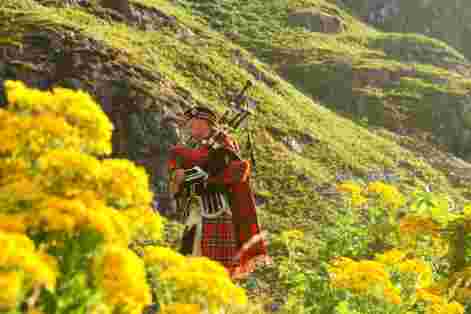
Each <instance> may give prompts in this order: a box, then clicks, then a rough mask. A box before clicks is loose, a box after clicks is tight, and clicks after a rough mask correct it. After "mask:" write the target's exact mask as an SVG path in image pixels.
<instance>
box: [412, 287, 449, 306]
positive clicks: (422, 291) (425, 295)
mask: <svg viewBox="0 0 471 314" xmlns="http://www.w3.org/2000/svg"><path fill="white" fill-rule="evenodd" d="M415 293H416V296H417V300H420V301H425V302H429V303H433V304H435V303H442V302H444V299H443V297H442V296H440V295H437V294H435V293H436V291H433V290H431V289H428V288H419V289H417V290H416V292H415Z"/></svg>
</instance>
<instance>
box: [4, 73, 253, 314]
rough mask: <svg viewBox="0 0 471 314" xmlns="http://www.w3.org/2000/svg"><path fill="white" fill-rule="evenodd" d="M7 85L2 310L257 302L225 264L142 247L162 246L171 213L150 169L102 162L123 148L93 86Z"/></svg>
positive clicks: (133, 309)
mask: <svg viewBox="0 0 471 314" xmlns="http://www.w3.org/2000/svg"><path fill="white" fill-rule="evenodd" d="M5 90H6V93H7V99H8V106H7V108H6V109H0V137H1V138H2V141H1V142H0V312H2V313H3V312H6V313H24V312H25V311H27V312H28V313H48V314H53V313H54V314H59V313H60V314H67V313H74V314H85V313H87V314H89V313H93V314H108V313H114V314H117V313H120V314H126V313H132V314H138V313H142V312H143V309H144V308H145V307H146V306H148V305H150V304H151V303H152V302H156V301H161V302H160V303H164V304H163V308H162V309H163V312H164V313H172V308H178V304H179V303H182V304H190V305H191V304H197V305H198V306H199V307H197V308H198V309H199V308H200V307H201V309H202V310H203V309H204V308H209V309H210V310H211V312H212V313H215V312H216V311H218V310H219V309H220V308H222V307H226V308H228V307H229V306H231V305H235V304H242V305H243V304H245V303H246V302H247V300H246V297H245V294H244V291H243V290H241V289H240V288H237V287H236V286H235V285H234V284H233V283H232V282H231V280H230V278H229V276H228V274H227V273H226V272H225V269H224V268H223V267H222V266H220V265H218V264H217V263H215V262H211V261H209V260H205V259H202V258H185V257H183V256H180V255H179V254H177V253H176V252H173V251H172V250H170V249H165V248H161V247H156V248H154V249H146V250H145V254H144V252H143V251H142V248H141V249H139V247H140V246H139V245H140V244H139V243H142V242H143V240H151V242H157V243H159V242H161V238H162V237H161V233H162V232H161V231H162V227H163V219H162V218H161V217H160V216H159V215H158V214H156V213H154V212H153V211H152V209H151V207H150V202H151V200H152V193H151V192H150V191H149V187H148V177H147V174H146V172H145V170H144V169H143V168H140V167H137V166H135V165H134V164H133V163H131V162H129V161H127V160H119V159H103V158H102V159H101V160H99V159H98V158H97V157H100V156H101V157H104V156H106V155H108V154H109V153H110V152H111V141H110V140H111V132H112V130H113V126H112V124H111V123H110V121H109V120H108V118H107V117H106V115H105V114H104V113H103V112H102V110H101V109H100V107H99V106H98V105H97V104H96V103H95V102H94V101H93V100H92V98H91V97H90V96H89V95H88V94H86V93H84V92H82V91H78V92H74V91H71V90H68V89H62V88H56V89H54V90H52V91H39V90H35V89H30V88H28V87H26V86H25V85H24V84H23V83H21V82H12V81H7V82H6V84H5ZM130 247H132V248H133V249H132V250H131V249H130ZM162 252H163V253H165V254H162ZM157 274H158V276H153V275H157ZM149 277H150V278H151V279H152V280H149ZM156 281H157V284H156ZM153 295H156V296H157V298H158V300H153ZM175 303H177V304H175ZM191 309H195V307H192V306H189V307H187V308H185V311H186V312H188V313H190V312H191V311H193V310H191ZM198 311H199V310H198ZM182 313H183V312H182ZM191 313H196V310H195V311H194V312H191Z"/></svg>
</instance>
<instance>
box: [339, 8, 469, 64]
mask: <svg viewBox="0 0 471 314" xmlns="http://www.w3.org/2000/svg"><path fill="white" fill-rule="evenodd" d="M337 2H338V3H339V4H340V3H342V4H344V5H347V6H349V7H351V8H352V9H354V11H355V12H356V13H357V14H358V15H359V16H361V17H362V18H363V19H364V20H365V21H367V20H368V21H369V22H370V23H372V24H373V25H374V26H375V27H377V28H379V29H381V30H384V31H387V32H401V33H420V34H424V35H427V36H430V37H433V38H437V39H440V40H443V41H444V42H446V43H448V44H449V45H450V46H452V47H454V48H456V49H457V50H459V51H461V52H462V53H463V54H464V55H465V56H467V57H468V58H469V56H471V46H470V45H469V42H468V40H467V39H468V38H469V36H470V35H471V33H470V32H471V28H470V26H471V24H470V21H469V18H470V17H471V4H470V3H469V2H468V1H460V0H450V1H438V0H432V1H405V0H401V1H371V0H364V1H343V2H341V1H337ZM394 2H395V3H394ZM382 3H384V4H388V3H393V7H397V8H398V9H399V10H398V11H397V12H391V13H390V14H386V16H385V17H384V18H383V19H379V18H376V19H375V18H373V19H371V18H372V17H373V15H378V13H377V12H378V10H379V9H380V8H381V7H382V6H381V4H382ZM375 13H376V14H375ZM368 17H370V18H368Z"/></svg>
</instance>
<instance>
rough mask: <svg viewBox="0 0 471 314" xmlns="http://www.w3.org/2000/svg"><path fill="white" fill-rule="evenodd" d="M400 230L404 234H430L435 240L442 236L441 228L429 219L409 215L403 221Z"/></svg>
mask: <svg viewBox="0 0 471 314" xmlns="http://www.w3.org/2000/svg"><path fill="white" fill-rule="evenodd" d="M399 229H400V230H401V232H403V233H404V234H411V235H415V234H430V235H431V236H432V237H435V238H438V237H439V236H440V233H439V231H440V226H439V225H438V224H436V223H435V222H433V221H432V219H431V218H429V217H422V216H417V215H407V216H405V217H404V218H402V219H401V221H400V223H399Z"/></svg>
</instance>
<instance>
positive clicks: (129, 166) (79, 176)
mask: <svg viewBox="0 0 471 314" xmlns="http://www.w3.org/2000/svg"><path fill="white" fill-rule="evenodd" d="M39 170H40V171H41V176H40V177H39V178H38V179H37V181H38V184H39V185H40V186H43V187H45V188H47V189H48V191H49V193H54V194H60V195H65V196H72V195H74V194H76V195H80V194H81V193H82V191H84V190H85V191H86V190H93V191H96V196H97V197H98V198H100V199H103V200H106V201H107V202H111V203H113V206H118V207H119V208H127V207H142V206H148V205H149V204H150V202H151V200H152V192H150V190H149V182H148V175H147V173H146V172H145V169H144V168H142V167H138V166H136V165H134V164H133V163H132V162H130V161H128V160H116V159H105V160H103V161H99V160H97V159H95V158H94V157H92V156H89V155H85V154H82V153H80V152H77V151H73V150H63V149H60V150H59V149H58V150H53V151H50V152H49V153H47V154H45V155H43V156H41V158H39Z"/></svg>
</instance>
